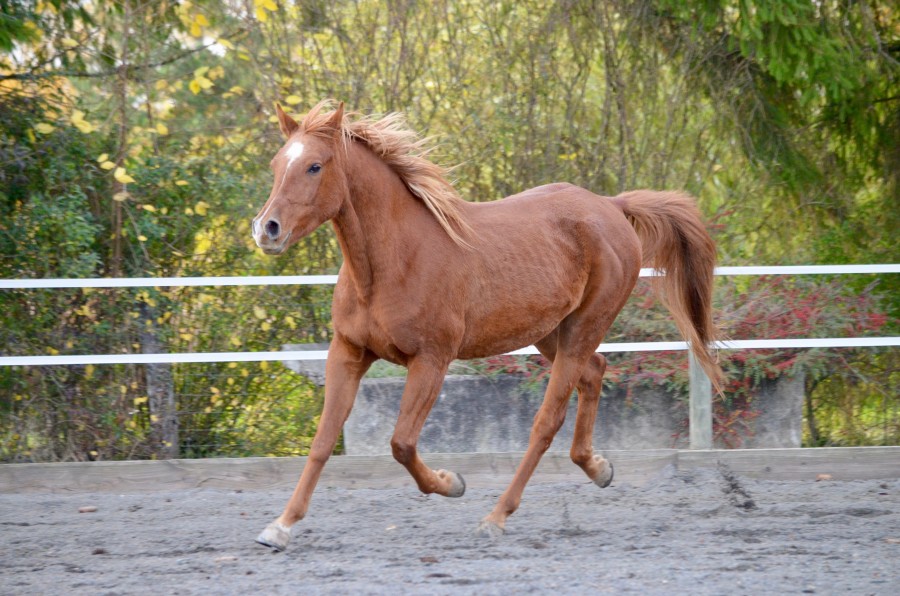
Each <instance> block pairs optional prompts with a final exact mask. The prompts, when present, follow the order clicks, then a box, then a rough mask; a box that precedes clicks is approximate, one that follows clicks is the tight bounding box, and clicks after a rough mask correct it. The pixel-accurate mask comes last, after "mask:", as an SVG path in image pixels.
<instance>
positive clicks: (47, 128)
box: [34, 122, 53, 135]
mask: <svg viewBox="0 0 900 596" xmlns="http://www.w3.org/2000/svg"><path fill="white" fill-rule="evenodd" d="M34 129H35V130H36V131H38V132H39V133H41V134H42V135H48V134H50V133H51V132H53V125H52V124H47V123H46V122H41V123H39V124H36V125H35V126H34Z"/></svg>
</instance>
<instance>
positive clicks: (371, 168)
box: [334, 143, 424, 300]
mask: <svg viewBox="0 0 900 596" xmlns="http://www.w3.org/2000/svg"><path fill="white" fill-rule="evenodd" d="M345 159H346V160H347V161H346V165H345V168H346V172H347V179H348V188H349V200H348V201H346V202H345V204H344V205H343V207H342V208H341V210H340V212H339V213H338V215H337V216H336V217H335V218H334V227H335V230H336V232H337V236H338V241H339V242H340V245H341V251H342V252H343V253H344V264H345V265H344V266H345V268H348V270H349V271H348V272H349V273H350V275H351V276H352V278H353V280H354V282H355V284H356V286H357V290H358V292H359V296H360V298H362V299H363V300H366V299H367V298H368V296H369V295H370V292H371V289H372V283H373V280H374V279H375V278H378V279H379V281H386V282H389V281H390V279H391V278H392V277H394V276H399V275H400V274H402V270H401V267H402V265H403V259H404V255H403V254H402V253H401V250H407V251H408V250H411V249H412V246H411V244H414V243H415V242H416V241H417V240H418V236H417V235H416V234H414V231H415V230H416V226H417V225H420V224H421V219H422V210H423V209H424V208H423V207H422V205H420V204H419V201H418V200H417V199H415V198H414V197H413V196H412V195H411V194H410V192H409V190H408V189H407V188H406V185H405V184H403V181H402V180H400V178H399V176H397V174H395V173H394V172H393V171H392V170H391V169H390V168H389V167H388V166H387V165H385V164H384V163H383V162H382V161H381V160H380V159H378V158H377V157H376V156H375V155H374V154H373V153H372V152H371V151H370V150H368V149H367V148H365V147H361V146H359V145H357V144H356V143H351V144H350V146H349V147H348V152H347V156H346V158H345Z"/></svg>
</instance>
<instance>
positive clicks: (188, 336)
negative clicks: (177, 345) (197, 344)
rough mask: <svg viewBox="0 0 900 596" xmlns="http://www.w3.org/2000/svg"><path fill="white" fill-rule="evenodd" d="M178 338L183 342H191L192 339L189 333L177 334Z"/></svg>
mask: <svg viewBox="0 0 900 596" xmlns="http://www.w3.org/2000/svg"><path fill="white" fill-rule="evenodd" d="M178 337H180V338H181V339H183V340H184V341H191V340H192V339H194V336H193V335H191V334H190V333H179V334H178Z"/></svg>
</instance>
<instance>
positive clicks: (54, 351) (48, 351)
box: [47, 348, 59, 356]
mask: <svg viewBox="0 0 900 596" xmlns="http://www.w3.org/2000/svg"><path fill="white" fill-rule="evenodd" d="M47 353H48V354H52V355H54V356H56V355H57V354H59V350H57V349H56V348H47Z"/></svg>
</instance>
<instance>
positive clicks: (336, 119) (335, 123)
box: [328, 102, 344, 138]
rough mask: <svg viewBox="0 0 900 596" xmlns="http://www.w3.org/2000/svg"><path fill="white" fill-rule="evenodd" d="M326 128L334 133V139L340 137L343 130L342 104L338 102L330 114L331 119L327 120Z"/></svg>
mask: <svg viewBox="0 0 900 596" xmlns="http://www.w3.org/2000/svg"><path fill="white" fill-rule="evenodd" d="M328 126H329V128H331V130H332V131H333V132H334V136H335V138H338V137H340V136H341V131H343V130H344V102H340V103H339V104H338V107H337V108H336V109H335V110H334V111H333V112H332V113H331V118H329V119H328Z"/></svg>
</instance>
